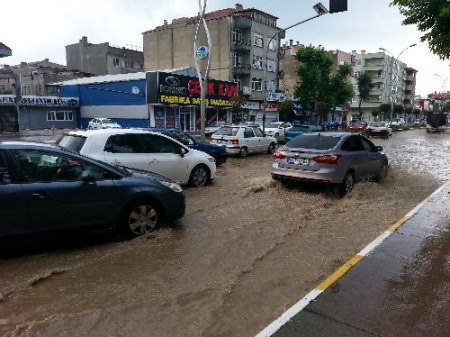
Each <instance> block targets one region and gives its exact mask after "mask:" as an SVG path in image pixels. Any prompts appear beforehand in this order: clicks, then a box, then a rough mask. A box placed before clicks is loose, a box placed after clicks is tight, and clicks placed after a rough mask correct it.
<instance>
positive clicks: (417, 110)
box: [413, 108, 422, 117]
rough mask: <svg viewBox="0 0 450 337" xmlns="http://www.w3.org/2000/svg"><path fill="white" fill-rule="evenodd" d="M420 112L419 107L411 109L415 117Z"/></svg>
mask: <svg viewBox="0 0 450 337" xmlns="http://www.w3.org/2000/svg"><path fill="white" fill-rule="evenodd" d="M421 112H422V111H421V110H420V109H417V108H415V109H414V110H413V114H414V115H416V117H417V116H418V115H420V114H421Z"/></svg>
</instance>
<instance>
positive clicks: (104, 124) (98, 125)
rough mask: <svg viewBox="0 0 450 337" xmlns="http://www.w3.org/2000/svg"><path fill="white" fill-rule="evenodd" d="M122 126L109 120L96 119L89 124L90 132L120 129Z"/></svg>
mask: <svg viewBox="0 0 450 337" xmlns="http://www.w3.org/2000/svg"><path fill="white" fill-rule="evenodd" d="M119 128H121V126H120V125H119V124H118V123H116V122H114V121H113V120H112V119H109V118H94V119H92V120H91V121H90V122H89V124H88V129H89V130H97V129H119Z"/></svg>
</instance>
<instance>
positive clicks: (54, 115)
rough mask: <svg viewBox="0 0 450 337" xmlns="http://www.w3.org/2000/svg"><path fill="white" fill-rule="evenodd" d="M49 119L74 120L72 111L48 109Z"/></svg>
mask: <svg viewBox="0 0 450 337" xmlns="http://www.w3.org/2000/svg"><path fill="white" fill-rule="evenodd" d="M47 121H61V122H64V121H73V112H72V111H48V112H47Z"/></svg>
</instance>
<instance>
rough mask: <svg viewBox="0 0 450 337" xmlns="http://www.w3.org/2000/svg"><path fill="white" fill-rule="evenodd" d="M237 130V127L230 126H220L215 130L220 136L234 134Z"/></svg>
mask: <svg viewBox="0 0 450 337" xmlns="http://www.w3.org/2000/svg"><path fill="white" fill-rule="evenodd" d="M238 131H239V127H236V128H231V127H222V128H220V129H219V130H217V131H216V133H215V134H216V135H220V136H236V135H237V133H238Z"/></svg>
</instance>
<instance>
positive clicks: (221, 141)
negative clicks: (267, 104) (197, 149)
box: [210, 125, 277, 158]
mask: <svg viewBox="0 0 450 337" xmlns="http://www.w3.org/2000/svg"><path fill="white" fill-rule="evenodd" d="M210 143H211V144H216V145H220V146H223V147H224V148H225V149H226V151H227V152H228V153H229V154H235V155H239V156H240V157H241V158H244V157H246V156H247V154H249V153H273V152H274V151H275V148H276V145H277V140H276V139H275V138H273V137H270V136H265V135H264V134H263V132H262V131H261V129H260V128H259V127H258V126H256V125H227V126H224V127H222V128H220V129H219V130H217V131H216V132H215V133H213V134H212V135H211V138H210Z"/></svg>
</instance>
